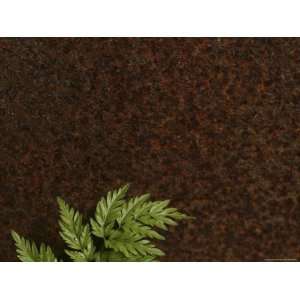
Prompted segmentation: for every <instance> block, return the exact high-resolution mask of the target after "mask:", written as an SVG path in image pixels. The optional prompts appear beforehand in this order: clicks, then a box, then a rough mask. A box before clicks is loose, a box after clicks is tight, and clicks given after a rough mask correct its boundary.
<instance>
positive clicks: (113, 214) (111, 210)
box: [91, 184, 129, 238]
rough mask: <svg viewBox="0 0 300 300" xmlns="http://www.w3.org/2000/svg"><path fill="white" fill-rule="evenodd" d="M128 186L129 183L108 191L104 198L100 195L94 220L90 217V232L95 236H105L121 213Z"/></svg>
mask: <svg viewBox="0 0 300 300" xmlns="http://www.w3.org/2000/svg"><path fill="white" fill-rule="evenodd" d="M128 188H129V185H128V184H127V185H125V186H123V187H121V188H120V189H118V190H114V191H112V192H108V194H107V196H106V198H104V197H102V198H101V200H100V201H99V202H98V204H97V207H96V213H95V220H94V219H91V226H92V233H93V234H94V235H95V236H97V237H101V238H106V236H107V235H108V234H109V233H110V231H111V230H112V229H113V227H114V225H115V222H116V220H117V219H118V218H119V216H120V214H121V210H122V204H123V202H124V201H123V200H124V197H125V195H126V193H127V191H128Z"/></svg>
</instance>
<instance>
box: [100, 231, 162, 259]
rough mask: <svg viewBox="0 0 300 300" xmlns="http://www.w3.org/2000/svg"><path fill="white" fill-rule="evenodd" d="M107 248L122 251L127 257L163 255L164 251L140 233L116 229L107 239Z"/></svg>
mask: <svg viewBox="0 0 300 300" xmlns="http://www.w3.org/2000/svg"><path fill="white" fill-rule="evenodd" d="M105 246H106V247H107V248H112V249H113V250H115V251H118V252H121V253H122V254H124V255H125V256H126V257H128V258H130V257H132V256H140V255H142V256H148V255H149V256H154V257H156V256H162V255H164V253H163V252H162V251H161V250H160V249H158V248H156V247H155V246H154V245H153V244H151V243H150V241H149V240H146V239H143V238H142V237H141V236H140V235H138V234H136V233H133V232H125V231H121V230H115V231H113V232H112V233H111V235H110V236H109V239H107V240H106V241H105Z"/></svg>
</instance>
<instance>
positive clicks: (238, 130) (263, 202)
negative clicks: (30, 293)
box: [0, 38, 300, 261]
mask: <svg viewBox="0 0 300 300" xmlns="http://www.w3.org/2000/svg"><path fill="white" fill-rule="evenodd" d="M0 70H1V72H0V135H1V148H0V170H1V171H0V228H1V231H0V260H1V261H13V260H16V255H15V249H14V244H13V242H12V240H11V237H10V234H9V232H10V230H11V229H15V230H17V231H18V232H19V233H20V234H23V235H25V236H27V237H28V238H31V239H35V240H36V241H38V242H40V241H45V242H47V243H49V244H50V245H52V246H53V247H54V248H55V247H56V251H57V252H60V251H61V250H62V246H63V244H62V242H61V240H60V238H59V236H58V234H57V231H58V227H57V217H58V215H57V205H56V201H55V197H56V196H58V195H60V196H62V197H64V198H65V199H66V200H68V201H69V202H71V203H72V204H73V205H74V206H75V207H76V208H79V209H81V210H82V211H83V212H85V213H86V214H88V213H90V212H92V211H93V209H94V207H95V204H96V202H97V201H98V200H99V197H100V196H101V195H103V194H104V193H106V192H107V191H108V190H110V189H113V188H116V187H119V186H120V185H122V184H124V183H126V182H131V184H132V185H131V194H138V193H144V192H151V193H152V194H153V196H154V197H155V198H170V199H172V204H173V206H176V207H178V208H179V209H181V210H183V211H185V212H186V213H188V214H190V215H193V216H195V217H196V218H197V219H196V220H195V221H192V222H185V223H182V224H181V225H180V226H178V227H177V228H174V229H172V230H171V232H170V233H169V234H168V236H167V237H168V238H167V240H166V241H165V242H162V243H161V247H162V248H163V249H164V250H165V251H166V252H167V256H166V257H165V258H164V259H165V260H167V261H249V260H251V261H252V260H264V259H272V258H274V259H280V258H282V259H293V258H298V259H300V205H299V200H300V198H299V196H300V181H299V179H300V176H299V173H300V124H299V123H300V39H296V38H294V39H279V38H272V39H271V38H268V39H261V38H259V39H253V38H252V39H240V38H227V39H211V38H187V39H174V38H154V39H139V38H131V39H127V38H126V39H125V38H112V39H102V38H99V39H88V38H82V39H78V38H67V39H61V38H60V39H59V38H58V39H57V38H56V39H50V38H47V39H32V38H26V39H21V38H20V39H0Z"/></svg>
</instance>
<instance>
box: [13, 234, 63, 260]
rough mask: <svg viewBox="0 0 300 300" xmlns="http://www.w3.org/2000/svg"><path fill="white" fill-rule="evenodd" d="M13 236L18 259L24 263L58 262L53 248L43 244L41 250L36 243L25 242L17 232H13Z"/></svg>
mask: <svg viewBox="0 0 300 300" xmlns="http://www.w3.org/2000/svg"><path fill="white" fill-rule="evenodd" d="M11 235H12V237H13V239H14V240H15V243H16V247H17V254H18V258H19V259H20V260H21V261H23V262H33V261H35V262H37V261H43V262H45V261H48V262H50V261H52V262H53V261H57V259H56V258H55V256H54V254H53V252H52V250H51V248H50V247H49V246H46V245H45V244H41V246H40V250H39V249H38V248H37V246H36V244H35V243H34V242H31V241H28V240H25V239H24V238H23V237H21V236H20V235H18V234H17V233H16V232H15V231H13V230H12V231H11Z"/></svg>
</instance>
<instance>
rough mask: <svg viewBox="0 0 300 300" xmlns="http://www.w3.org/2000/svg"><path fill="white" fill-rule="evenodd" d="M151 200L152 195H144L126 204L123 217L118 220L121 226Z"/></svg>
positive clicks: (122, 212)
mask: <svg viewBox="0 0 300 300" xmlns="http://www.w3.org/2000/svg"><path fill="white" fill-rule="evenodd" d="M149 198H150V194H144V195H142V196H139V197H134V198H131V199H130V200H129V201H128V202H125V203H124V204H123V207H122V210H121V215H120V217H119V218H118V220H117V221H118V224H119V226H122V224H124V223H126V221H127V220H129V219H131V218H132V217H133V216H134V213H135V211H136V210H137V208H138V207H139V206H141V205H142V204H143V203H145V202H146V201H147V200H148V199H149Z"/></svg>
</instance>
